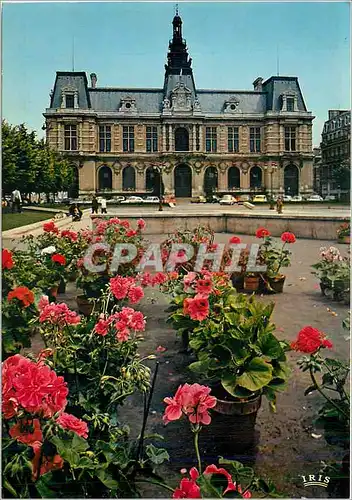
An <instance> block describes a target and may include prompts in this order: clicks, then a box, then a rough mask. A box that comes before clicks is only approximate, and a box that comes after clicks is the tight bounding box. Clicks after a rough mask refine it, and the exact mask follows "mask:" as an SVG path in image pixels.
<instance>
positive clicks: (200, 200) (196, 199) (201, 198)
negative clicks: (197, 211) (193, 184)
mask: <svg viewBox="0 0 352 500" xmlns="http://www.w3.org/2000/svg"><path fill="white" fill-rule="evenodd" d="M206 202H207V200H206V199H205V197H204V196H195V197H194V198H192V199H191V203H206Z"/></svg>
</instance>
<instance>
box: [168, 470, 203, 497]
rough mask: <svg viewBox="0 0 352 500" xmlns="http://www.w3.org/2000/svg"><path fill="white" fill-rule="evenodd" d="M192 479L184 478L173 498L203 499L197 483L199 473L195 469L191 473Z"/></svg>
mask: <svg viewBox="0 0 352 500" xmlns="http://www.w3.org/2000/svg"><path fill="white" fill-rule="evenodd" d="M189 475H190V479H188V478H186V477H184V478H183V479H181V482H180V485H179V487H178V488H176V489H175V491H174V493H173V495H172V498H202V495H201V493H200V487H199V486H198V484H197V483H196V481H197V479H198V477H199V472H198V470H197V469H196V468H195V467H192V469H191V470H190V471H189Z"/></svg>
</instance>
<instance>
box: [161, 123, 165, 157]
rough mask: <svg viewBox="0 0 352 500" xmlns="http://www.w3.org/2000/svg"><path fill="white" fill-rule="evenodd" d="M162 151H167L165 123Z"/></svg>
mask: <svg viewBox="0 0 352 500" xmlns="http://www.w3.org/2000/svg"><path fill="white" fill-rule="evenodd" d="M161 147H162V150H163V151H166V125H165V123H164V125H163V144H162V146H161Z"/></svg>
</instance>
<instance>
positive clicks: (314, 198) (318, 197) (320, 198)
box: [307, 194, 324, 201]
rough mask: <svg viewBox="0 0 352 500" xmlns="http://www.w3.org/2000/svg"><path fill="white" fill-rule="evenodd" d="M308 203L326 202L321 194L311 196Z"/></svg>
mask: <svg viewBox="0 0 352 500" xmlns="http://www.w3.org/2000/svg"><path fill="white" fill-rule="evenodd" d="M307 201H324V200H323V197H322V196H320V195H319V194H311V195H310V196H309V197H308V198H307Z"/></svg>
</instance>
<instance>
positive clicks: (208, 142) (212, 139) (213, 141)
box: [205, 127, 217, 153]
mask: <svg viewBox="0 0 352 500" xmlns="http://www.w3.org/2000/svg"><path fill="white" fill-rule="evenodd" d="M205 149H206V152H207V153H216V149H217V134H216V127H206V128H205Z"/></svg>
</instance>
